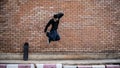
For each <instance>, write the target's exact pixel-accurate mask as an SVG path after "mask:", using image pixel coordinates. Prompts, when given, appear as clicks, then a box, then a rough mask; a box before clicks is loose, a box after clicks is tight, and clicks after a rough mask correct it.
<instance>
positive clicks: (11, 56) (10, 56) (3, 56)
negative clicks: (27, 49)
mask: <svg viewBox="0 0 120 68" xmlns="http://www.w3.org/2000/svg"><path fill="white" fill-rule="evenodd" d="M22 59H23V54H22V53H0V60H22ZM71 59H72V60H83V59H85V60H86V59H89V60H91V59H120V53H108V54H107V53H106V54H105V53H85V54H80V55H59V54H58V55H49V54H46V55H45V54H40V53H34V54H33V53H30V54H29V60H71Z"/></svg>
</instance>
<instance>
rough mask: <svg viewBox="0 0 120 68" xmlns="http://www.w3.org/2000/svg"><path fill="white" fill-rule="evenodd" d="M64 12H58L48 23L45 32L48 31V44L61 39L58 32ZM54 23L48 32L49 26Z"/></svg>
mask: <svg viewBox="0 0 120 68" xmlns="http://www.w3.org/2000/svg"><path fill="white" fill-rule="evenodd" d="M63 15H64V14H63V13H58V14H55V15H54V16H53V18H52V19H50V21H49V22H48V23H47V25H46V27H45V29H44V32H45V33H46V36H47V37H48V44H50V42H51V41H58V40H60V36H59V34H58V32H57V29H58V25H59V20H60V18H61V17H62V16H63ZM50 25H52V27H51V30H50V32H47V29H48V27H49V26H50Z"/></svg>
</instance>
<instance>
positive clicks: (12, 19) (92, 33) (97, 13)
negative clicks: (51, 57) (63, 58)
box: [0, 0, 120, 54]
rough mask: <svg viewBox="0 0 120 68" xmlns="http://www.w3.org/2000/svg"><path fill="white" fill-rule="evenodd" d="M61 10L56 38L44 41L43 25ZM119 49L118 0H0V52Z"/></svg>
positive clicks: (64, 51)
mask: <svg viewBox="0 0 120 68" xmlns="http://www.w3.org/2000/svg"><path fill="white" fill-rule="evenodd" d="M57 12H64V14H65V15H64V17H63V18H62V19H61V20H60V25H59V29H58V32H59V34H60V36H61V40H60V41H59V42H51V44H50V46H48V45H47V37H46V36H45V34H44V28H45V25H46V24H47V22H48V21H49V20H50V19H51V18H52V15H53V14H55V13H57ZM25 42H28V43H29V45H30V48H29V50H30V53H44V52H45V53H48V52H51V53H59V54H64V53H66V54H70V53H74V54H80V53H119V52H120V0H1V1H0V53H22V50H23V45H24V43H25Z"/></svg>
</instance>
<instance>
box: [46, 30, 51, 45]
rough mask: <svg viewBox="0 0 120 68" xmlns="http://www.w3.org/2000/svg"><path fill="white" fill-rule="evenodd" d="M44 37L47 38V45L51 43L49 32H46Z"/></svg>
mask: <svg viewBox="0 0 120 68" xmlns="http://www.w3.org/2000/svg"><path fill="white" fill-rule="evenodd" d="M46 36H47V37H48V40H47V43H48V44H50V42H51V36H50V32H47V33H46Z"/></svg>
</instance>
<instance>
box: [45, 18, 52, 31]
mask: <svg viewBox="0 0 120 68" xmlns="http://www.w3.org/2000/svg"><path fill="white" fill-rule="evenodd" d="M50 24H51V20H50V21H49V22H48V23H47V25H46V27H45V29H44V32H46V31H47V29H48V27H49V26H50Z"/></svg>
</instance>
